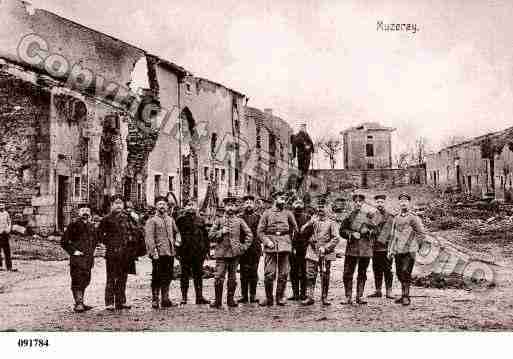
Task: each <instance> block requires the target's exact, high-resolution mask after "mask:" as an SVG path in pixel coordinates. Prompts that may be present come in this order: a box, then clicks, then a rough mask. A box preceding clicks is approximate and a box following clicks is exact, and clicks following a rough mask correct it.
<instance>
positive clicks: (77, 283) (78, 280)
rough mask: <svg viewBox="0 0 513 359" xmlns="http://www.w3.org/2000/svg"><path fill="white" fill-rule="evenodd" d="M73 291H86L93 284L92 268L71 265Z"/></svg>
mask: <svg viewBox="0 0 513 359" xmlns="http://www.w3.org/2000/svg"><path fill="white" fill-rule="evenodd" d="M70 275H71V290H80V291H84V290H85V289H86V288H87V287H88V286H89V284H90V283H91V268H87V267H84V266H80V265H76V264H74V263H71V264H70Z"/></svg>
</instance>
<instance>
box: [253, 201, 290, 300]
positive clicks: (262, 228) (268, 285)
mask: <svg viewBox="0 0 513 359" xmlns="http://www.w3.org/2000/svg"><path fill="white" fill-rule="evenodd" d="M273 197H274V198H275V203H274V206H273V207H272V208H270V209H268V210H267V211H265V212H264V214H263V215H262V218H261V219H260V222H259V223H258V230H257V232H258V236H259V237H260V238H261V239H262V243H263V245H264V252H265V279H264V286H265V296H266V299H265V300H264V301H262V302H260V305H261V306H272V305H273V304H274V303H273V302H274V298H273V289H274V288H273V287H274V280H275V278H276V276H278V280H277V284H276V304H277V305H280V306H283V305H285V301H284V300H283V296H284V294H285V289H286V287H287V278H288V275H289V271H290V269H289V254H290V252H291V251H292V238H293V235H294V233H295V232H297V231H298V227H297V224H296V220H295V219H294V215H293V214H292V212H290V211H289V210H287V209H285V203H286V201H287V198H286V196H285V193H284V192H282V191H278V192H275V193H274V196H273Z"/></svg>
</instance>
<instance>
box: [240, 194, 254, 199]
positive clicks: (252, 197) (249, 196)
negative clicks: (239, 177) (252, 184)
mask: <svg viewBox="0 0 513 359" xmlns="http://www.w3.org/2000/svg"><path fill="white" fill-rule="evenodd" d="M242 200H243V201H254V200H255V196H253V195H251V194H247V195H245V196H244V197H242Z"/></svg>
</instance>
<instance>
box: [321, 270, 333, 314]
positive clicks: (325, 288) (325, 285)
mask: <svg viewBox="0 0 513 359" xmlns="http://www.w3.org/2000/svg"><path fill="white" fill-rule="evenodd" d="M325 277H326V278H322V287H321V288H322V294H321V299H322V305H324V306H329V305H331V303H330V301H329V300H328V291H329V289H330V278H329V277H328V276H327V275H326V276H325Z"/></svg>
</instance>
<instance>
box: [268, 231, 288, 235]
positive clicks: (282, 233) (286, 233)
mask: <svg viewBox="0 0 513 359" xmlns="http://www.w3.org/2000/svg"><path fill="white" fill-rule="evenodd" d="M266 234H267V235H268V236H286V235H288V234H289V232H279V231H277V232H267V233H266Z"/></svg>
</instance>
